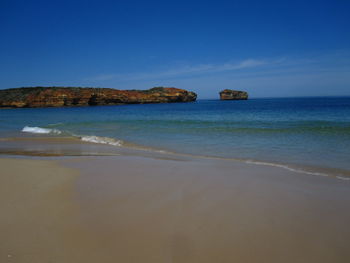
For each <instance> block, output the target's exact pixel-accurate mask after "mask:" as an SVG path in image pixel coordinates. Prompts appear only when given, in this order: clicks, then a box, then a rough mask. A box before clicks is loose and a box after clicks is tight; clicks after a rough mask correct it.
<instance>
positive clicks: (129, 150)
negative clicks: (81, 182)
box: [0, 135, 350, 181]
mask: <svg viewBox="0 0 350 263" xmlns="http://www.w3.org/2000/svg"><path fill="white" fill-rule="evenodd" d="M85 137H89V138H88V139H86V138H85ZM85 137H81V136H60V137H53V136H40V137H39V136H37V135H34V136H30V137H25V136H23V137H6V138H5V137H3V138H0V142H2V147H1V148H0V158H1V156H3V157H10V158H11V157H12V156H24V157H25V156H32V157H35V156H37V157H43V158H45V157H57V158H60V157H83V156H91V157H99V156H119V155H127V156H145V157H151V158H159V159H162V158H170V159H171V158H175V159H176V158H197V159H209V160H226V161H232V162H242V163H246V164H254V165H257V166H270V167H279V168H283V169H285V170H288V171H293V172H295V173H300V174H305V175H314V176H325V177H332V178H336V179H339V180H344V181H348V180H350V170H345V169H339V168H330V167H322V166H311V165H302V164H293V163H282V162H277V161H269V160H255V159H242V158H230V157H219V156H205V155H195V154H187V153H178V152H172V151H168V150H163V149H157V148H152V147H147V146H142V145H137V144H133V143H129V142H125V141H121V140H116V139H112V138H107V137H97V136H85ZM84 138H85V139H84ZM101 141H102V142H101ZM6 143H7V145H6ZM4 145H5V146H4Z"/></svg>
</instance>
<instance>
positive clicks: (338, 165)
mask: <svg viewBox="0 0 350 263" xmlns="http://www.w3.org/2000/svg"><path fill="white" fill-rule="evenodd" d="M0 123H1V126H0V136H1V137H2V138H8V137H23V136H24V137H28V136H29V137H33V136H34V137H39V136H40V137H43V136H45V137H51V136H52V137H53V136H54V137H57V136H62V137H67V136H68V137H71V136H73V137H76V138H80V139H83V140H85V141H90V142H92V143H103V144H108V145H113V146H114V147H121V146H137V147H144V148H148V149H157V150H161V151H165V152H176V153H184V154H193V155H201V156H213V157H221V158H236V159H243V160H254V161H260V162H271V163H282V164H291V165H300V166H313V167H323V168H330V169H343V170H350V97H344V98H338V97H322V98H280V99H277V98H274V99H250V100H247V101H219V100H200V101H197V102H195V103H173V104H144V105H123V106H96V107H72V108H38V109H4V110H1V111H0ZM25 127H26V128H25ZM35 127H37V128H35ZM23 129H24V130H23ZM22 130H23V131H27V132H22ZM4 145H5V143H4V142H0V146H1V147H2V148H3V147H4ZM95 150H96V149H95Z"/></svg>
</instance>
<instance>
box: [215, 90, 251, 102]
mask: <svg viewBox="0 0 350 263" xmlns="http://www.w3.org/2000/svg"><path fill="white" fill-rule="evenodd" d="M220 99H221V100H247V99H248V93H247V92H245V91H240V90H231V89H225V90H223V91H221V92H220Z"/></svg>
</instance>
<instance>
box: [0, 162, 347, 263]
mask: <svg viewBox="0 0 350 263" xmlns="http://www.w3.org/2000/svg"><path fill="white" fill-rule="evenodd" d="M0 166H1V170H0V209H1V213H0V233H1V234H0V262H28V263H31V262H36V263H37V262H72V263H73V262H87V263H89V262H152V263H153V262H154V263H157V262H204V263H205V262H308V263H310V262H344V263H345V262H350V248H349V243H350V228H349V227H348V225H349V222H350V211H349V207H350V181H343V180H339V179H335V178H327V177H321V176H311V175H305V174H299V173H294V172H291V171H287V170H284V169H281V168H278V167H266V166H257V165H252V164H244V163H239V162H232V161H221V160H212V159H191V158H181V159H176V158H175V159H173V160H171V159H169V160H161V159H153V158H145V157H137V156H115V157H81V158H65V159H56V160H33V159H30V160H24V159H0Z"/></svg>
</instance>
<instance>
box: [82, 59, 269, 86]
mask: <svg viewBox="0 0 350 263" xmlns="http://www.w3.org/2000/svg"><path fill="white" fill-rule="evenodd" d="M270 63H271V62H268V61H265V60H257V59H246V60H243V61H240V62H236V63H232V62H231V63H224V64H198V65H186V66H182V67H178V68H174V69H170V70H165V71H159V72H138V73H127V74H100V75H97V76H94V77H91V78H88V79H87V80H89V81H107V80H123V81H125V80H150V79H155V80H156V79H159V78H172V77H174V78H177V77H186V76H189V75H200V74H210V73H218V72H225V71H235V70H241V69H248V68H255V67H259V66H263V65H267V64H270Z"/></svg>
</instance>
